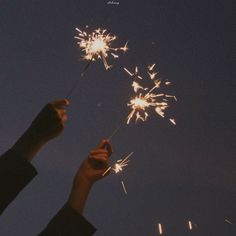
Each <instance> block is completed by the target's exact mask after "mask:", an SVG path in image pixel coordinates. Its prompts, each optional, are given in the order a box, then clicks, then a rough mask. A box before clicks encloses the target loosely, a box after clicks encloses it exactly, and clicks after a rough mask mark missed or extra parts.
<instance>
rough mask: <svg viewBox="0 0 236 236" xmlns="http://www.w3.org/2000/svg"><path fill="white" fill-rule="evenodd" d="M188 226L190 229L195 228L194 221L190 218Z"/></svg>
mask: <svg viewBox="0 0 236 236" xmlns="http://www.w3.org/2000/svg"><path fill="white" fill-rule="evenodd" d="M188 227H189V230H192V229H193V225H192V222H191V221H190V220H189V221H188Z"/></svg>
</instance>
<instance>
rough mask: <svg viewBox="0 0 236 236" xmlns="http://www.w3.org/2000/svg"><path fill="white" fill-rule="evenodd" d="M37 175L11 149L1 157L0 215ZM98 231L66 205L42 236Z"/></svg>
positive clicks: (87, 235) (85, 234) (80, 235)
mask: <svg viewBox="0 0 236 236" xmlns="http://www.w3.org/2000/svg"><path fill="white" fill-rule="evenodd" d="M36 175H37V171H36V170H35V168H34V167H33V166H32V165H31V164H30V162H28V161H27V160H26V159H25V158H24V157H22V156H19V155H18V154H17V153H16V152H15V151H14V150H13V149H10V150H9V151H7V152H6V153H5V154H3V155H2V156H1V157H0V189H1V193H0V214H2V213H3V211H4V210H5V208H6V207H7V206H8V205H9V204H10V203H11V202H12V201H13V200H14V199H15V198H16V196H17V195H18V193H19V192H20V191H21V190H22V189H23V188H24V187H25V186H26V185H27V184H28V183H29V182H30V181H31V180H32V179H33V178H34V177H35V176H36ZM95 231H96V229H95V228H94V227H93V226H92V225H91V224H90V223H89V222H88V221H87V220H86V219H85V218H84V217H83V216H81V215H80V214H79V213H77V212H76V211H75V210H74V209H72V208H71V207H70V206H69V205H68V204H66V205H65V206H64V207H63V208H62V209H61V210H60V211H59V212H58V213H57V214H56V215H55V216H54V218H53V219H52V220H51V221H50V222H49V224H48V225H47V227H46V229H45V230H43V232H42V233H40V234H39V235H40V236H49V235H50V236H54V235H57V236H60V235H61V236H64V235H66V236H90V235H92V234H93V233H94V232H95Z"/></svg>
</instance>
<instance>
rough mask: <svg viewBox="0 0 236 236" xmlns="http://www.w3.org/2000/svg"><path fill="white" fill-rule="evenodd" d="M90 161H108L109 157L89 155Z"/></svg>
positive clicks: (105, 155)
mask: <svg viewBox="0 0 236 236" xmlns="http://www.w3.org/2000/svg"><path fill="white" fill-rule="evenodd" d="M88 158H89V159H97V160H99V159H101V160H106V161H107V160H108V155H107V154H97V155H89V156H88Z"/></svg>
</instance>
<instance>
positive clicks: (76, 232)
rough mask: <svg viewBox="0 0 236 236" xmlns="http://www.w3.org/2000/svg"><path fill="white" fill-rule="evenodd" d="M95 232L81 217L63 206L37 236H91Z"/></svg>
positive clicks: (66, 206)
mask: <svg viewBox="0 0 236 236" xmlns="http://www.w3.org/2000/svg"><path fill="white" fill-rule="evenodd" d="M95 231H96V229H95V228H94V227H93V225H91V224H90V223H89V222H88V221H87V220H86V219H85V218H84V217H83V216H82V215H80V214H79V213H78V212H76V211H75V210H74V209H73V208H71V207H70V206H69V205H68V204H65V205H64V207H63V208H62V209H61V210H60V211H59V212H58V213H57V214H56V215H55V216H54V218H53V219H52V220H51V221H50V222H49V224H48V225H47V227H46V229H45V230H44V231H43V232H41V233H40V234H39V236H52V235H57V236H91V235H93V234H94V233H95Z"/></svg>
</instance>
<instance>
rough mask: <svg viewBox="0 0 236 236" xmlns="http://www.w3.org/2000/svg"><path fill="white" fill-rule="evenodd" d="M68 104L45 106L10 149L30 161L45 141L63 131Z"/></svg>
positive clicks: (54, 102)
mask: <svg viewBox="0 0 236 236" xmlns="http://www.w3.org/2000/svg"><path fill="white" fill-rule="evenodd" d="M68 104H69V102H68V101H67V100H66V99H62V100H56V101H53V102H51V103H49V104H47V105H46V106H45V107H44V108H43V109H42V111H41V112H40V113H39V114H38V115H37V117H36V118H35V119H34V121H33V122H32V124H31V126H30V127H29V128H28V129H27V130H26V132H25V133H24V134H23V135H22V136H21V137H20V138H19V139H18V141H17V142H16V143H15V144H14V146H13V147H12V148H13V149H14V150H15V151H16V152H17V153H18V154H19V155H22V156H23V157H25V159H27V160H28V161H31V160H32V159H33V158H34V156H35V155H36V154H37V153H38V152H39V150H40V149H41V148H42V147H43V145H44V144H45V143H46V142H47V141H49V140H50V139H52V138H54V137H56V136H58V135H59V134H60V133H61V132H62V131H63V129H64V123H65V121H66V120H67V116H66V110H65V106H67V105H68Z"/></svg>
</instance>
